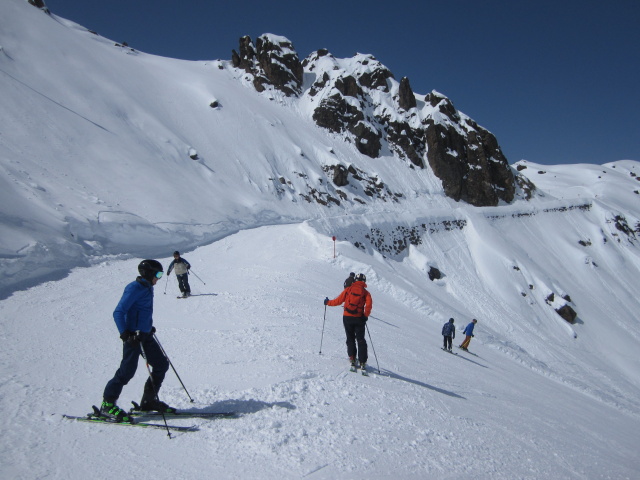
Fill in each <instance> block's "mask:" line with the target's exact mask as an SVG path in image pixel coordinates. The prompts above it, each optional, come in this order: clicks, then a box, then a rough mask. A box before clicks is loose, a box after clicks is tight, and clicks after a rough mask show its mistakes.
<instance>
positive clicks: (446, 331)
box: [442, 318, 456, 352]
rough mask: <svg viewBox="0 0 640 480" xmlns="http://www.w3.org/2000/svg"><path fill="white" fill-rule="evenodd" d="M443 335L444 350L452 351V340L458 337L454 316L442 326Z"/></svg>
mask: <svg viewBox="0 0 640 480" xmlns="http://www.w3.org/2000/svg"><path fill="white" fill-rule="evenodd" d="M442 336H443V337H444V347H443V348H444V350H447V351H449V352H450V351H451V342H452V340H453V339H454V338H456V327H455V325H454V324H453V318H450V319H449V321H448V322H447V323H445V324H444V325H443V326H442Z"/></svg>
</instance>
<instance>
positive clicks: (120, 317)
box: [113, 277, 153, 334]
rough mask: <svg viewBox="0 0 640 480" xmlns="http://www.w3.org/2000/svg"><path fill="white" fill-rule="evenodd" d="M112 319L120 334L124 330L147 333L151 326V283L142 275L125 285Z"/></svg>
mask: <svg viewBox="0 0 640 480" xmlns="http://www.w3.org/2000/svg"><path fill="white" fill-rule="evenodd" d="M113 319H114V320H115V322H116V326H117V327H118V331H119V332H120V334H122V333H123V332H124V331H126V330H129V331H131V332H135V331H136V330H140V331H141V332H144V333H149V332H150V331H151V327H152V326H153V285H151V283H150V282H149V281H147V280H145V279H144V278H142V277H138V278H136V280H135V281H133V282H131V283H130V284H129V285H127V286H126V287H125V288H124V293H123V294H122V298H121V299H120V302H118V306H117V307H116V309H115V310H114V311H113Z"/></svg>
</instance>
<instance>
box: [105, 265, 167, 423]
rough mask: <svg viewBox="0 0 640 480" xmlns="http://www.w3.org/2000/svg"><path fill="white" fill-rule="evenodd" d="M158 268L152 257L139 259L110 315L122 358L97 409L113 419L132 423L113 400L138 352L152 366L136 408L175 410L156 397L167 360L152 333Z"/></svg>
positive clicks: (133, 366) (130, 373)
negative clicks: (120, 347) (137, 274)
mask: <svg viewBox="0 0 640 480" xmlns="http://www.w3.org/2000/svg"><path fill="white" fill-rule="evenodd" d="M162 271H163V270H162V265H161V264H160V262H158V261H156V260H143V261H142V262H140V265H138V272H139V273H140V276H139V277H138V278H136V279H135V281H133V282H131V283H130V284H129V285H127V286H126V287H125V289H124V293H123V294H122V298H121V299H120V302H118V305H117V306H116V309H115V310H114V312H113V319H114V321H115V323H116V326H117V327H118V332H119V333H120V339H121V340H122V361H121V362H120V368H118V371H117V372H116V374H115V375H114V377H113V378H112V379H111V380H109V382H108V383H107V385H106V387H105V389H104V394H103V401H102V405H101V407H100V413H101V414H102V415H103V416H106V417H109V418H111V419H112V420H114V421H116V422H128V423H133V419H132V418H131V417H130V416H128V415H127V414H126V412H124V411H123V410H122V409H121V408H120V407H118V406H117V405H116V401H117V400H118V397H120V393H122V389H123V388H124V386H125V385H126V384H127V383H129V381H130V380H131V379H132V378H133V376H134V375H135V373H136V369H137V368H138V358H139V357H140V356H141V355H143V356H144V358H145V359H146V362H147V363H148V364H149V365H150V366H151V367H152V370H151V375H150V376H149V378H148V379H147V382H146V383H145V385H144V393H143V394H142V400H141V401H140V409H141V410H156V411H160V412H164V413H170V412H175V408H171V407H169V406H168V405H167V404H166V403H164V402H161V401H160V399H159V398H158V390H160V386H161V385H162V381H163V380H164V376H165V374H166V373H167V370H168V369H169V361H168V360H167V357H165V355H164V353H163V352H162V349H161V348H160V346H159V345H158V342H156V339H155V337H154V335H153V334H154V332H155V331H156V329H155V327H154V326H153V286H154V285H155V284H156V283H157V282H158V279H160V278H161V277H162Z"/></svg>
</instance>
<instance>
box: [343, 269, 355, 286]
mask: <svg viewBox="0 0 640 480" xmlns="http://www.w3.org/2000/svg"><path fill="white" fill-rule="evenodd" d="M355 279H356V274H355V273H353V272H351V273H350V274H349V276H348V277H347V279H346V280H345V281H344V288H347V287H350V286H351V284H352V283H353V282H354V281H355Z"/></svg>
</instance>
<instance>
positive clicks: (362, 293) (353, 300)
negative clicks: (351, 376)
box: [324, 273, 373, 370]
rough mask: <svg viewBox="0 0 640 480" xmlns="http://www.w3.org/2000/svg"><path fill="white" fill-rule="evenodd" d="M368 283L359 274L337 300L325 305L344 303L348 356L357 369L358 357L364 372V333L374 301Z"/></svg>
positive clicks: (362, 275) (366, 356) (343, 317)
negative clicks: (368, 289)
mask: <svg viewBox="0 0 640 480" xmlns="http://www.w3.org/2000/svg"><path fill="white" fill-rule="evenodd" d="M366 281H367V277H365V275H364V274H363V273H359V274H358V275H356V278H355V281H354V282H353V283H352V284H351V285H350V286H348V287H347V288H345V289H344V290H343V291H342V293H341V294H340V295H338V296H337V297H336V298H334V299H333V300H329V298H325V299H324V304H325V305H328V306H330V307H337V306H339V305H342V304H343V303H344V313H343V316H342V323H343V324H344V331H345V333H346V334H347V355H349V361H350V362H351V366H352V367H355V364H356V355H357V356H358V361H359V362H360V368H361V369H362V370H366V364H367V359H368V354H367V341H366V340H365V338H364V333H365V330H366V325H367V320H368V319H369V315H370V314H371V308H372V307H373V300H372V298H371V294H370V293H369V292H368V291H367V288H366V287H367V284H366ZM356 343H357V347H356Z"/></svg>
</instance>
